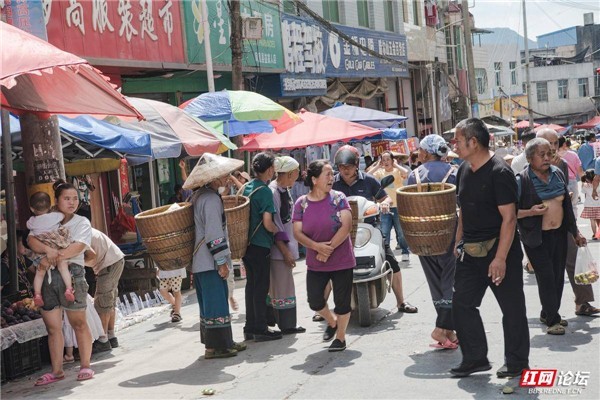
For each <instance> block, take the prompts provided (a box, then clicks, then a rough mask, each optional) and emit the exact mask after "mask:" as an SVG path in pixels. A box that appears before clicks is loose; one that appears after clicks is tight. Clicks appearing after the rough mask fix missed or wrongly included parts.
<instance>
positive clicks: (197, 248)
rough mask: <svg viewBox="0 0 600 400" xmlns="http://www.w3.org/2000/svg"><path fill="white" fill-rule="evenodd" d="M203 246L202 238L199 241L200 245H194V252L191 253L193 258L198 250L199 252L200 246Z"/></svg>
mask: <svg viewBox="0 0 600 400" xmlns="http://www.w3.org/2000/svg"><path fill="white" fill-rule="evenodd" d="M203 244H204V238H202V240H201V241H200V243H198V245H196V248H195V249H194V252H193V253H192V256H194V255H195V254H196V253H197V252H198V250H200V246H202V245H203Z"/></svg>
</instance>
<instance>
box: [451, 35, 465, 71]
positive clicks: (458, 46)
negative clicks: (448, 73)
mask: <svg viewBox="0 0 600 400" xmlns="http://www.w3.org/2000/svg"><path fill="white" fill-rule="evenodd" d="M452 28H454V44H455V47H454V60H455V63H456V64H455V66H456V68H457V69H464V68H463V47H462V37H463V35H462V32H463V31H462V28H461V27H460V26H456V25H455V26H453V27H452Z"/></svg>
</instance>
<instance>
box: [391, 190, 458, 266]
mask: <svg viewBox="0 0 600 400" xmlns="http://www.w3.org/2000/svg"><path fill="white" fill-rule="evenodd" d="M419 186H420V187H421V192H419V191H418V188H419ZM396 200H397V205H398V214H399V216H400V226H401V227H402V232H404V237H405V238H406V242H407V243H408V247H409V248H410V251H411V252H412V253H414V254H416V255H419V256H435V255H440V254H444V253H445V252H446V251H447V250H448V248H449V247H450V244H451V243H452V239H454V233H455V230H454V229H455V226H456V187H455V186H454V185H451V184H449V183H422V184H421V185H409V186H404V187H401V188H400V189H398V190H397V191H396Z"/></svg>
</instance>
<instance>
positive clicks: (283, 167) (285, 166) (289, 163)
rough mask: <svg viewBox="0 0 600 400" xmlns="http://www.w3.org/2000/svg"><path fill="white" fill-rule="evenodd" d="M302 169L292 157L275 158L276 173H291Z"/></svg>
mask: <svg viewBox="0 0 600 400" xmlns="http://www.w3.org/2000/svg"><path fill="white" fill-rule="evenodd" d="M298 168H300V164H299V163H298V161H296V160H295V159H294V158H292V157H290V156H281V157H276V158H275V172H277V173H279V172H291V171H294V170H296V169H298Z"/></svg>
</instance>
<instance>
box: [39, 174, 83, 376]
mask: <svg viewBox="0 0 600 400" xmlns="http://www.w3.org/2000/svg"><path fill="white" fill-rule="evenodd" d="M53 188H54V196H55V199H56V208H57V210H58V211H59V212H61V213H63V214H64V216H65V217H64V219H63V220H62V222H61V225H62V226H63V227H64V228H66V229H68V231H69V234H70V237H71V244H69V246H68V247H66V248H64V249H62V250H60V251H59V250H56V249H54V248H52V247H50V246H47V245H45V244H44V243H42V242H41V241H39V240H37V239H36V238H35V237H34V236H31V235H30V236H29V239H28V242H29V246H30V247H31V249H32V250H33V251H35V252H36V253H38V254H45V256H44V257H43V258H42V259H41V261H40V264H39V266H38V268H39V269H41V270H45V271H46V274H49V275H50V276H51V282H50V283H49V282H48V280H49V279H47V278H46V279H44V280H43V284H42V290H41V295H42V299H43V302H44V306H43V307H42V317H43V320H44V323H45V324H46V329H47V331H48V345H49V347H50V359H51V363H52V372H50V373H47V374H44V375H42V376H41V377H39V378H38V379H37V380H36V382H35V384H36V385H37V386H40V385H47V384H50V383H54V382H56V381H59V380H62V379H64V377H65V375H64V371H63V368H62V364H63V346H64V344H63V343H64V337H63V334H62V315H63V310H62V308H64V309H65V310H66V314H67V317H68V318H69V322H70V323H71V326H72V327H73V329H74V330H75V335H76V337H77V342H78V343H79V355H80V357H81V361H80V363H81V369H80V370H79V374H78V375H77V380H79V381H83V380H87V379H91V378H93V376H94V371H92V370H91V369H90V358H91V354H92V335H91V333H90V328H89V326H88V324H87V321H86V314H85V309H86V296H87V291H88V284H87V283H86V281H85V272H84V267H83V265H84V255H83V253H84V251H85V250H86V249H87V248H88V247H89V246H90V243H91V240H92V227H91V224H90V221H89V220H87V219H86V218H84V217H81V216H79V215H76V214H75V212H76V211H77V208H78V206H79V197H78V193H77V190H76V189H75V187H74V186H73V185H71V184H69V183H66V182H65V181H64V180H62V179H59V180H58V181H56V183H55V184H54V187H53ZM61 260H66V261H67V262H68V267H69V271H70V273H71V277H72V278H71V279H72V282H73V290H74V299H75V301H68V300H67V299H66V298H65V290H66V285H65V282H64V281H63V279H62V277H61V275H60V273H59V271H58V270H57V269H50V267H51V266H53V265H57V263H59V262H60V261H61Z"/></svg>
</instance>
